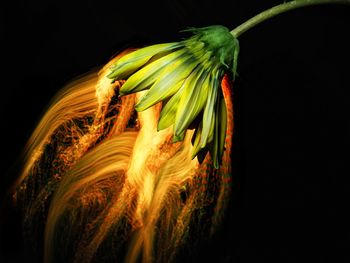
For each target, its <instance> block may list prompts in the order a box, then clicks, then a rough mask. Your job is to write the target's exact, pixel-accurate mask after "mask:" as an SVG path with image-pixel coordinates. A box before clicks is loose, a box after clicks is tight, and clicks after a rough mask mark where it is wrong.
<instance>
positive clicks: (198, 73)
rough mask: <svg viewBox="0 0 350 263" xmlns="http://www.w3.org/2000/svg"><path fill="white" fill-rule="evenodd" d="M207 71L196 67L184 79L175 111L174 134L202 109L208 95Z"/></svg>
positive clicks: (184, 127) (180, 130) (188, 123)
mask: <svg viewBox="0 0 350 263" xmlns="http://www.w3.org/2000/svg"><path fill="white" fill-rule="evenodd" d="M207 78H209V74H208V72H207V71H205V70H203V69H202V68H200V67H197V68H196V69H195V70H194V71H193V72H192V73H191V75H190V76H189V77H188V78H187V79H186V81H185V83H184V86H185V89H184V92H183V94H182V97H181V100H180V102H179V108H178V110H177V112H176V118H175V126H174V131H175V135H177V134H180V133H182V132H183V131H184V130H186V129H187V127H188V126H189V125H190V123H191V122H192V121H193V120H194V119H195V118H196V117H197V115H198V114H199V113H200V112H201V111H202V110H203V107H204V105H205V102H206V100H207V97H208V91H209V87H208V86H209V85H208V81H206V80H207Z"/></svg>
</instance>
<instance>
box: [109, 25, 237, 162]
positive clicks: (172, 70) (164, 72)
mask: <svg viewBox="0 0 350 263" xmlns="http://www.w3.org/2000/svg"><path fill="white" fill-rule="evenodd" d="M186 31H190V32H192V33H193V36H192V37H190V38H188V39H185V40H183V41H180V42H173V43H165V44H157V45H152V46H148V47H144V48H141V49H138V50H136V51H133V52H131V53H129V54H127V55H125V56H123V57H122V58H120V59H119V60H117V62H116V63H115V64H114V65H113V66H112V67H111V73H110V74H109V75H108V77H109V78H111V79H113V81H116V80H121V79H126V82H125V83H124V84H123V86H122V87H121V88H120V90H119V94H120V95H127V94H130V93H134V92H138V91H142V90H146V89H148V92H147V93H145V95H144V96H143V97H141V99H140V100H139V101H138V103H137V104H136V106H135V109H136V110H137V111H143V110H146V109H148V108H149V107H151V106H153V105H155V104H156V103H158V102H160V101H163V108H162V111H161V113H160V118H159V122H158V130H162V129H165V128H167V127H169V126H171V125H173V129H174V142H175V141H179V140H182V139H183V138H184V135H185V132H186V130H187V129H188V128H189V127H195V128H196V133H195V136H194V137H193V138H194V140H193V145H194V148H193V154H192V156H193V157H195V156H197V154H198V153H199V152H200V151H203V152H205V153H206V152H207V151H208V150H209V151H210V153H211V157H212V158H213V160H214V165H215V167H218V166H219V162H220V160H221V156H222V154H223V151H224V142H225V133H226V114H227V113H226V105H225V102H224V99H223V95H222V91H221V89H220V84H221V79H222V77H223V76H224V74H225V73H228V72H231V73H232V75H233V76H235V74H236V68H237V57H238V52H239V44H238V40H237V39H236V38H235V37H234V36H233V35H232V34H231V33H230V31H229V30H228V29H227V28H226V27H223V26H220V25H216V26H209V27H204V28H191V29H188V30H186ZM190 125H191V126H190Z"/></svg>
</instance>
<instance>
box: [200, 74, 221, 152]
mask: <svg viewBox="0 0 350 263" xmlns="http://www.w3.org/2000/svg"><path fill="white" fill-rule="evenodd" d="M218 89H219V81H218V72H212V74H211V75H210V84H209V94H208V100H207V102H206V105H205V108H204V113H203V131H202V136H201V141H200V145H201V148H204V147H205V146H206V145H207V143H209V142H210V140H208V138H209V135H210V134H213V130H214V123H215V103H216V97H217V92H218Z"/></svg>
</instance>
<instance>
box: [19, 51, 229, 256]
mask: <svg viewBox="0 0 350 263" xmlns="http://www.w3.org/2000/svg"><path fill="white" fill-rule="evenodd" d="M123 54H125V53H123ZM123 54H121V55H120V56H122V55H123ZM120 56H118V57H116V58H114V59H113V60H112V61H111V62H110V63H108V64H107V65H106V66H105V67H104V68H103V69H102V70H101V71H100V72H98V73H91V74H90V75H88V76H85V77H83V78H81V79H79V80H76V81H74V82H72V83H71V84H69V85H68V86H67V87H65V88H64V89H63V90H62V91H61V92H60V93H59V94H58V95H57V96H56V97H55V98H54V99H53V100H52V102H51V104H50V107H48V108H47V110H46V113H45V114H44V115H43V117H42V119H41V120H40V122H39V123H38V125H37V128H36V129H35V130H34V132H33V135H32V136H31V137H30V139H29V142H28V144H27V146H26V149H25V158H24V166H23V171H22V173H21V175H20V177H19V179H18V181H17V183H16V191H15V194H14V196H15V199H16V201H17V202H18V203H19V204H21V205H22V207H23V208H24V213H25V217H24V218H25V223H28V226H29V227H30V226H33V225H35V224H38V222H37V221H36V220H37V218H43V226H42V228H45V229H44V253H45V255H44V259H45V262H60V261H62V260H64V262H99V259H100V258H104V259H105V258H106V257H108V258H109V259H110V260H112V261H116V262H138V261H139V260H141V261H142V262H145V263H146V262H165V261H169V262H170V261H172V260H174V259H175V258H176V252H177V251H178V248H180V247H181V246H183V245H184V244H186V242H187V243H191V242H192V241H193V240H192V239H191V238H193V237H191V233H197V234H196V235H197V236H198V235H199V234H203V236H204V235H206V234H208V233H210V232H212V231H211V230H213V229H214V228H215V226H216V225H217V224H218V223H219V222H220V218H221V216H222V212H223V210H224V208H225V205H226V204H227V200H228V195H229V189H230V178H231V168H230V165H231V163H230V153H231V150H230V149H231V141H232V132H233V114H232V112H230V111H231V110H232V102H231V98H230V88H231V87H230V84H229V81H228V80H227V78H226V79H224V81H223V94H224V97H225V102H226V105H227V108H228V111H229V114H228V122H227V123H228V127H227V137H226V144H225V148H226V151H225V153H224V156H223V165H222V167H221V168H220V169H219V170H217V169H214V168H213V162H212V160H211V158H210V155H209V154H207V156H206V158H205V159H204V161H203V162H202V164H200V163H199V162H198V160H197V158H195V159H192V158H191V152H192V143H191V140H192V136H193V134H194V130H187V132H186V136H185V138H184V140H183V141H179V142H176V143H173V127H169V128H167V129H164V130H161V131H159V132H158V131H157V123H158V120H159V114H160V110H161V108H162V104H161V103H158V104H157V105H155V106H153V107H151V108H149V109H147V110H145V111H143V112H138V113H136V112H135V110H134V105H135V104H136V103H137V101H138V100H139V99H140V97H142V92H139V93H137V94H136V95H135V94H132V95H128V96H123V97H118V91H119V88H120V87H121V85H122V84H123V81H120V82H117V83H113V84H112V83H111V81H110V79H108V78H107V77H106V76H107V74H108V70H109V66H110V65H111V64H113V63H115V61H116V60H117V59H118V58H119V57H120ZM199 222H201V224H200V225H199V224H198V223H199ZM36 228H38V227H37V226H36ZM39 228H40V227H39ZM189 229H192V230H191V231H189ZM33 232H34V233H33V235H32V237H33V239H34V240H35V238H36V236H35V235H36V234H37V235H40V231H38V233H35V231H33ZM197 236H196V237H197ZM106 251H108V252H107V253H106Z"/></svg>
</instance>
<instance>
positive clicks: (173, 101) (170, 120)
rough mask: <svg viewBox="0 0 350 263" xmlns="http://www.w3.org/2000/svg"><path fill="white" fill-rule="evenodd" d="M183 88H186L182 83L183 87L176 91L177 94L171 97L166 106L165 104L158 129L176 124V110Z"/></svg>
mask: <svg viewBox="0 0 350 263" xmlns="http://www.w3.org/2000/svg"><path fill="white" fill-rule="evenodd" d="M183 90H184V88H183V85H182V87H181V88H180V89H179V90H178V91H177V92H176V93H175V95H174V96H172V97H171V98H170V99H169V101H168V102H167V103H166V104H165V106H163V108H162V111H161V112H160V116H159V121H158V127H157V129H158V131H160V130H163V129H165V128H168V127H169V126H170V125H173V124H174V122H175V117H176V111H177V109H178V106H179V102H180V99H181V95H182V93H183Z"/></svg>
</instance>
